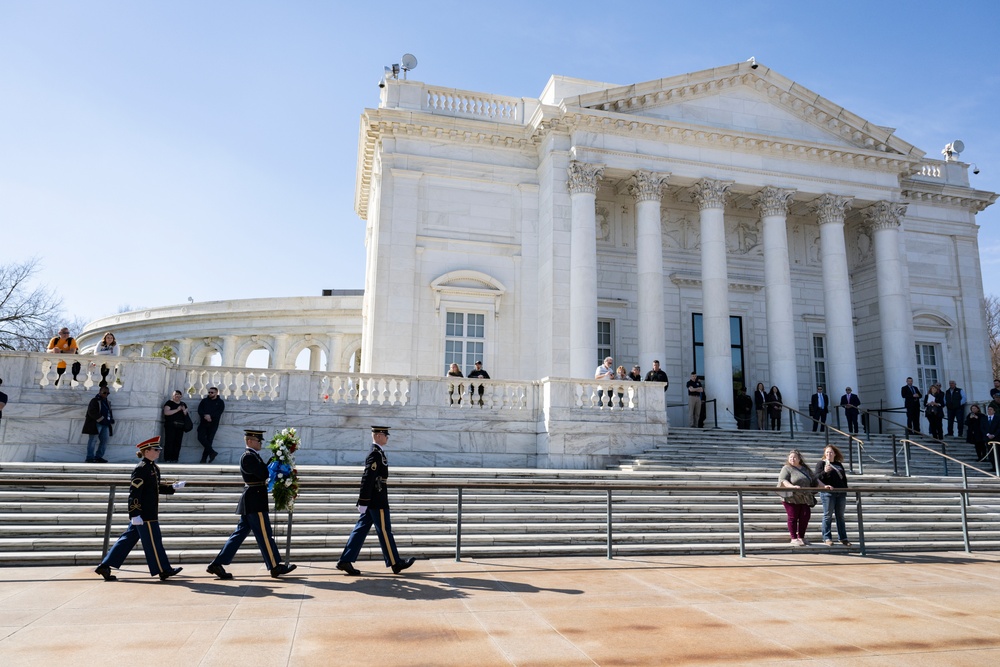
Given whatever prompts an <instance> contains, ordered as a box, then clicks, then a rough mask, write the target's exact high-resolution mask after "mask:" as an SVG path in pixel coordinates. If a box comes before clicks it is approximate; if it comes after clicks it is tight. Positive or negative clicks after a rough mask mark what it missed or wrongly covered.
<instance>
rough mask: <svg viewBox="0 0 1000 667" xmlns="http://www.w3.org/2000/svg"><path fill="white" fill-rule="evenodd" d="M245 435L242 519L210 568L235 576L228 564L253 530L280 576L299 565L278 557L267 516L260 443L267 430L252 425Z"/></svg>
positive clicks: (274, 573) (273, 570)
mask: <svg viewBox="0 0 1000 667" xmlns="http://www.w3.org/2000/svg"><path fill="white" fill-rule="evenodd" d="M243 439H244V440H245V441H246V444H247V448H246V450H244V452H243V456H242V457H241V458H240V474H241V475H243V482H244V483H245V484H246V486H244V487H243V494H242V495H241V496H240V502H239V504H238V505H237V506H236V513H237V514H239V515H240V521H239V523H237V524H236V530H234V531H233V534H232V535H230V536H229V539H228V540H226V543H225V545H223V547H222V551H220V552H219V555H218V556H216V557H215V560H213V561H212V562H211V563H210V564H209V566H208V571H209V572H210V573H211V574H214V575H215V576H217V577H218V578H219V579H232V578H233V575H232V573H230V572H226V568H225V567H224V566H226V565H229V564H230V563H232V562H233V558H235V557H236V552H237V550H238V549H239V548H240V545H241V544H243V540H245V539H246V536H247V535H248V534H249V533H250V532H253V536H254V538H256V540H257V546H258V547H260V555H261V556H263V557H264V565H266V566H267V568H268V569H269V570H270V571H271V576H272V577H274V578H275V579H277V578H278V577H280V576H281V575H283V574H288V573H289V572H291V571H292V570H294V569H295V568H296V567H297V566H296V565H285V564H284V563H282V562H281V561H280V560H278V545H277V544H275V542H274V535H273V533H272V532H271V521H270V520H269V519H268V518H267V513H268V511H269V507H268V497H267V480H268V472H267V464H266V463H264V459H262V458H261V457H260V453H259V452H260V447H261V444H262V443H263V442H264V432H263V431H255V430H252V429H249V430H246V431H244V432H243Z"/></svg>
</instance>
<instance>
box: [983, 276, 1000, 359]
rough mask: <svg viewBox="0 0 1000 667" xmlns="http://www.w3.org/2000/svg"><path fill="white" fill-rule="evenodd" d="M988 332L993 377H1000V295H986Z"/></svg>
mask: <svg viewBox="0 0 1000 667" xmlns="http://www.w3.org/2000/svg"><path fill="white" fill-rule="evenodd" d="M986 332H987V334H988V335H989V337H990V361H991V362H992V364H991V365H992V366H993V377H995V378H1000V297H997V296H995V295H993V294H991V295H989V296H988V297H986Z"/></svg>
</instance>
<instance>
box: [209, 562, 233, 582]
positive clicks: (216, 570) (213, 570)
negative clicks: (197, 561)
mask: <svg viewBox="0 0 1000 667" xmlns="http://www.w3.org/2000/svg"><path fill="white" fill-rule="evenodd" d="M205 569H206V570H207V571H208V572H209V573H210V574H214V575H215V576H217V577H218V578H219V579H232V578H233V573H232V572H226V568H224V567H222V566H221V565H209V566H208V567H207V568H205Z"/></svg>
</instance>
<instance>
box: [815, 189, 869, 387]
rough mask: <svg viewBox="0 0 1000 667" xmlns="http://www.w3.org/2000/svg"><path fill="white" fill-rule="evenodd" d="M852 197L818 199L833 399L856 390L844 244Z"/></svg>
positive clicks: (855, 356)
mask: <svg viewBox="0 0 1000 667" xmlns="http://www.w3.org/2000/svg"><path fill="white" fill-rule="evenodd" d="M852 199H853V198H852V197H841V196H839V195H830V194H826V195H823V196H822V197H820V198H819V203H818V205H817V207H816V214H817V216H818V219H819V248H820V261H821V262H822V263H823V312H824V319H825V320H826V351H827V355H826V370H827V384H828V385H829V386H828V387H827V388H826V393H827V394H829V395H830V396H831V397H832V398H833V399H834V400H840V399H839V396H840V395H841V394H843V393H844V389H846V388H847V387H851V388H852V389H853V390H854V391H855V392H856V393H859V394H860V392H859V389H858V361H857V353H856V352H855V347H854V309H853V308H852V307H851V276H850V272H849V269H848V267H847V244H846V243H845V241H844V215H845V214H846V213H847V211H848V210H849V209H850V207H851V201H852Z"/></svg>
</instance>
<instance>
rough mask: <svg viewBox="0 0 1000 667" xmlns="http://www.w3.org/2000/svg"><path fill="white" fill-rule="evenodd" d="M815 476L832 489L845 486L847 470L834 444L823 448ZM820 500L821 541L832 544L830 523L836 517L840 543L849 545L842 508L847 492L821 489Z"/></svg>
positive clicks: (844, 506)
mask: <svg viewBox="0 0 1000 667" xmlns="http://www.w3.org/2000/svg"><path fill="white" fill-rule="evenodd" d="M816 477H817V478H818V479H819V481H820V483H822V484H826V485H828V486H832V487H833V488H834V489H846V488H847V472H846V471H844V455H843V454H841V453H840V450H839V449H838V448H837V447H836V446H835V445H827V446H826V449H824V450H823V460H822V461H820V462H819V463H817V464H816ZM819 497H820V500H822V501H823V524H822V531H823V543H824V544H826V546H828V547H832V546H833V532H832V528H831V525H830V524H831V523H832V522H833V521H832V520H833V518H834V517H836V519H837V535H838V537H840V543H841V544H843V545H844V546H845V547H849V546H851V543H850V541H849V540H848V539H847V526H846V524H845V523H844V509H845V508H846V507H847V494H846V493H844V492H840V493H836V492H828V491H821V492H820V494H819Z"/></svg>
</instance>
